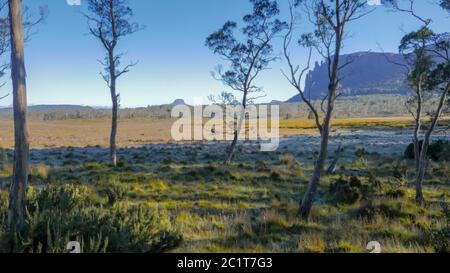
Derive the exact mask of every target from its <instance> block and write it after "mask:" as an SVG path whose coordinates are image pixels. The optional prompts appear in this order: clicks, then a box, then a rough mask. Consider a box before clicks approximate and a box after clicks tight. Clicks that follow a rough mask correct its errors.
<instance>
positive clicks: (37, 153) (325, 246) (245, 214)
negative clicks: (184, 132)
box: [0, 118, 450, 253]
mask: <svg viewBox="0 0 450 273" xmlns="http://www.w3.org/2000/svg"><path fill="white" fill-rule="evenodd" d="M409 122H410V120H409V119H407V118H396V119H393V118H391V119H380V118H373V119H351V120H348V119H345V120H337V121H336V122H335V125H336V127H335V128H336V132H334V135H333V139H332V142H331V147H330V160H331V159H332V158H333V150H335V149H337V147H338V146H339V145H342V146H341V147H342V148H343V151H342V152H341V159H340V161H339V163H338V168H337V170H336V172H335V173H334V174H332V175H327V176H325V177H324V179H323V182H322V184H321V187H320V190H319V193H318V200H317V205H316V206H315V207H314V209H313V212H312V217H311V220H310V221H308V222H306V221H302V220H300V219H299V218H298V217H297V216H296V215H297V206H298V202H299V198H300V197H301V193H302V192H304V189H305V187H306V185H307V181H308V177H309V174H310V172H311V171H312V168H313V162H314V160H315V156H316V149H317V145H318V139H317V137H316V136H315V135H314V130H312V129H311V128H310V123H311V121H307V120H286V121H282V122H281V128H282V134H284V135H285V136H286V137H285V138H283V139H282V141H281V145H280V148H279V149H278V151H276V152H271V153H267V152H260V151H259V149H258V146H256V145H252V144H251V143H242V145H241V146H240V148H239V153H238V154H237V157H236V160H235V161H234V163H233V164H232V165H231V166H228V167H227V166H224V165H222V164H221V163H222V160H223V157H224V151H225V149H226V145H227V144H226V143H220V142H210V143H190V144H182V143H173V142H171V141H170V139H168V138H167V137H168V136H167V135H168V134H170V126H169V125H170V124H171V122H170V120H148V119H143V120H142V119H141V120H126V121H122V122H121V124H120V127H121V131H120V132H121V133H120V135H119V143H120V145H121V149H120V150H119V159H120V162H119V164H118V167H116V168H113V167H110V166H108V165H107V164H105V163H103V162H107V158H108V150H107V148H106V141H107V131H108V126H109V123H108V121H107V120H92V121H81V120H75V121H74V120H69V121H55V122H38V121H32V122H31V124H30V127H31V136H32V148H33V149H32V151H31V162H32V165H31V174H30V178H31V179H30V181H31V186H30V191H29V195H30V198H31V199H32V198H33V196H35V195H36V193H37V192H40V191H42V190H43V189H45V188H46V187H48V185H53V186H56V185H72V186H74V187H76V188H79V189H82V191H81V190H80V191H81V192H83V193H84V194H85V195H86V198H87V199H89V200H91V202H93V203H95V204H97V205H98V206H100V207H102V208H104V209H106V210H111V211H115V210H116V208H117V207H121V206H122V205H124V206H125V205H126V206H130V205H131V206H133V205H140V206H145V207H146V208H150V209H154V210H156V211H158V212H160V213H161V214H163V215H167V217H166V218H167V219H166V218H164V219H166V220H164V221H165V222H164V223H165V225H167V226H170V230H171V231H173V232H174V233H176V234H180V235H181V237H182V240H180V241H178V240H175V239H174V240H170V242H172V243H170V244H168V243H166V241H164V244H165V246H166V247H164V248H163V247H161V248H151V249H148V248H142V247H139V248H137V247H133V248H130V249H125V250H126V251H158V250H164V251H172V252H318V253H321V252H366V251H367V250H366V249H365V248H366V245H367V243H368V242H370V241H374V240H376V241H379V242H380V243H381V245H382V251H383V252H443V251H449V238H450V236H449V231H450V229H449V219H450V215H449V211H448V198H449V196H450V168H449V164H448V162H446V161H431V162H430V166H429V172H428V174H427V179H426V184H425V192H424V193H425V197H426V199H427V200H428V202H427V203H426V205H425V206H417V205H416V204H415V203H414V186H413V181H414V177H413V173H414V172H413V171H414V170H413V168H412V166H413V162H412V161H411V160H408V159H405V158H404V156H403V153H404V150H405V148H406V146H407V145H408V143H409V139H410V136H409V134H410V130H409V129H408V128H405V127H407V125H408V124H409ZM0 123H1V126H2V131H1V133H0V134H1V142H0V143H1V146H2V147H3V148H2V149H0V196H3V199H5V198H6V195H7V190H8V185H9V180H10V176H11V172H12V167H11V159H12V157H13V151H12V150H11V149H10V146H11V143H10V142H11V139H9V137H10V136H9V135H10V134H11V131H12V130H11V127H8V126H11V125H10V123H9V121H1V122H0ZM381 125H384V126H381ZM380 126H381V127H380ZM444 127H445V126H444ZM4 128H6V130H4ZM444 129H446V128H441V130H440V132H439V133H438V135H437V137H436V138H437V139H442V138H445V139H448V133H446V132H445V131H442V130H444ZM299 132H300V133H303V134H302V135H298V134H299ZM169 136H170V135H169ZM98 144H100V145H98ZM97 145H98V146H97ZM78 195H79V193H78V191H77V196H78ZM0 203H1V202H0ZM0 207H1V206H0ZM133 223H134V224H133ZM130 225H135V226H139V225H137V224H136V223H135V222H130ZM0 233H1V232H0ZM44 234H45V233H44ZM133 234H134V233H133ZM139 234H141V233H139ZM152 234H153V233H152ZM98 236H99V237H100V238H101V237H102V236H105V234H100V235H98ZM50 237H51V236H50ZM175 237H176V236H175ZM175 237H174V238H175ZM133 238H134V237H133ZM42 240H44V239H42ZM116 240H117V238H116V239H114V238H109V248H108V247H107V246H105V244H106V242H104V241H102V240H100V241H101V242H103V243H98V244H93V245H96V247H92V246H91V247H89V248H88V250H90V251H99V252H101V251H118V250H121V249H118V250H117V248H115V247H114V246H115V245H117V242H116ZM173 241H176V243H174V242H173ZM158 242H159V241H158ZM53 244H55V242H53ZM61 244H63V242H62V243H61ZM160 244H161V243H160ZM160 244H159V245H160ZM167 244H168V245H170V247H167V246H168V245H167ZM157 245H158V244H157ZM63 247H64V246H60V247H59V249H63ZM57 249H58V248H56V250H57ZM122 250H123V249H122ZM37 251H38V250H37Z"/></svg>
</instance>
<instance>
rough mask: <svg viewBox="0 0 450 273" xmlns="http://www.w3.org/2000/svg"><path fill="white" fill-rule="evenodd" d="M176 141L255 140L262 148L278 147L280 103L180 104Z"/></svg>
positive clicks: (174, 133) (174, 132)
mask: <svg viewBox="0 0 450 273" xmlns="http://www.w3.org/2000/svg"><path fill="white" fill-rule="evenodd" d="M172 118H176V119H177V120H176V121H175V122H174V124H173V125H172V130H171V134H172V138H173V140H175V141H232V140H233V139H234V138H235V134H236V133H238V140H239V141H254V142H256V143H258V145H260V146H261V151H264V152H270V151H275V150H277V149H278V146H279V143H280V107H279V106H278V105H249V106H247V107H245V108H244V107H243V106H242V105H237V106H234V105H223V106H222V105H207V106H204V105H202V104H199V105H198V106H188V105H177V106H175V107H174V108H173V109H172Z"/></svg>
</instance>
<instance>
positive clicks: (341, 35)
mask: <svg viewBox="0 0 450 273" xmlns="http://www.w3.org/2000/svg"><path fill="white" fill-rule="evenodd" d="M367 3H368V2H367V0H333V1H332V0H296V1H295V4H294V7H300V8H301V9H302V11H303V12H304V13H305V16H304V17H305V18H307V19H309V20H308V21H309V22H310V23H311V24H312V26H313V28H314V31H313V33H305V34H303V35H301V37H300V39H299V44H300V45H301V46H305V47H306V48H308V49H309V58H308V64H307V65H306V66H305V68H304V69H301V68H300V67H301V66H300V65H296V64H295V63H294V60H293V58H292V57H291V53H290V47H291V44H292V41H293V40H294V16H293V8H292V7H291V23H290V27H289V30H288V32H287V34H286V36H285V39H284V56H285V58H286V60H287V63H288V66H289V73H284V75H285V76H286V78H287V80H288V81H289V83H290V84H291V85H292V86H293V87H294V88H295V89H296V90H297V91H298V92H299V94H300V96H301V98H302V100H303V101H304V102H305V103H306V104H307V106H308V107H309V109H310V113H311V115H312V116H313V119H314V120H315V124H316V127H317V129H318V131H319V133H320V136H321V143H320V151H319V155H318V158H317V160H316V162H315V167H314V170H313V173H312V175H311V177H310V180H309V184H308V187H307V189H306V192H305V194H304V196H303V199H302V201H301V203H300V208H299V214H300V216H301V217H302V218H304V219H308V218H309V215H310V211H311V208H312V206H313V203H314V199H315V195H316V192H317V189H318V187H319V183H320V180H321V176H322V175H323V172H324V168H325V162H326V159H327V154H328V143H329V138H330V131H331V125H332V118H333V112H334V107H335V101H336V99H337V97H338V95H339V94H338V91H339V86H340V82H341V79H342V77H343V75H342V69H343V68H345V67H346V66H347V65H349V64H350V63H351V62H352V61H353V60H351V59H348V60H342V56H341V54H342V53H341V52H342V48H343V45H344V40H345V39H346V38H347V37H348V34H349V30H348V28H349V26H350V25H351V24H352V23H353V22H354V21H356V20H358V19H360V18H362V17H364V16H365V15H367V14H368V13H370V12H371V11H372V10H373V9H367ZM312 50H315V51H316V52H317V53H318V54H319V55H320V56H321V57H322V58H323V59H324V60H325V63H326V67H327V72H328V79H327V80H328V82H329V84H328V90H327V92H326V95H325V96H324V97H323V100H322V103H321V104H320V106H317V105H316V104H314V102H313V101H311V100H310V99H309V98H308V97H307V96H306V95H305V92H304V90H303V87H302V81H303V78H304V76H305V74H306V73H307V71H308V70H309V61H310V60H311V54H312ZM322 116H323V117H322Z"/></svg>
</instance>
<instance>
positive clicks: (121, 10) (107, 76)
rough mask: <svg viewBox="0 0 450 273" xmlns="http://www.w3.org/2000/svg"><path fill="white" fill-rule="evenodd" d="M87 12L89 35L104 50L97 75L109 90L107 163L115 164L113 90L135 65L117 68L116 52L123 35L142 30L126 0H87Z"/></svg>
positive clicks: (117, 98)
mask: <svg viewBox="0 0 450 273" xmlns="http://www.w3.org/2000/svg"><path fill="white" fill-rule="evenodd" d="M88 10H89V12H88V13H87V14H85V16H86V18H87V23H88V27H89V31H90V34H91V35H92V36H94V37H95V38H97V39H98V40H99V41H100V42H101V44H102V46H103V48H104V49H105V51H106V56H105V58H104V60H103V61H100V63H101V64H102V65H103V67H104V69H105V72H104V73H103V72H102V73H101V75H102V77H103V79H104V80H105V82H106V84H107V85H108V87H109V91H110V94H111V101H112V122H111V135H110V162H111V165H113V166H116V165H117V145H116V136H117V122H118V112H119V107H120V105H119V103H120V94H119V92H118V91H117V79H118V78H119V77H120V76H122V75H123V74H125V73H128V72H129V71H130V69H131V68H132V67H133V66H135V65H136V64H137V63H130V64H128V65H126V66H124V67H122V68H121V59H122V57H123V56H124V54H123V53H118V52H117V46H118V44H119V42H120V41H121V40H122V39H123V38H124V37H126V36H128V35H131V34H133V33H135V32H137V31H139V30H141V29H142V26H141V25H139V24H138V23H133V22H131V21H130V20H131V18H132V16H133V11H132V9H131V7H130V6H129V4H128V1H127V0H88Z"/></svg>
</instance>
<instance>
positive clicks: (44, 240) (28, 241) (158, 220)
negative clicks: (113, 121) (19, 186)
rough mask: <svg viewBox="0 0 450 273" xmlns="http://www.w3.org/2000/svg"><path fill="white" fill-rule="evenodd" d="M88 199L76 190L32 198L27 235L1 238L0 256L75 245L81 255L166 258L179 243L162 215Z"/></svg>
mask: <svg viewBox="0 0 450 273" xmlns="http://www.w3.org/2000/svg"><path fill="white" fill-rule="evenodd" d="M91 194H92V193H91V192H90V190H89V189H88V188H87V187H83V186H74V185H63V186H48V187H46V188H45V189H43V190H42V191H41V192H39V193H31V194H30V196H29V206H28V217H27V226H26V229H25V230H24V231H23V232H22V233H20V234H15V235H11V234H9V236H4V237H3V238H2V240H1V242H0V246H1V247H2V248H0V252H3V251H11V250H12V251H13V252H33V253H36V252H42V253H62V252H67V250H66V244H67V242H69V241H73V240H75V241H79V242H81V243H82V247H83V251H84V252H164V251H167V250H169V249H172V248H173V247H175V246H177V245H178V244H179V243H180V242H181V236H180V235H179V234H178V233H177V232H176V231H175V230H174V229H173V228H172V227H171V223H170V218H169V216H168V215H167V213H166V212H164V211H159V210H155V209H152V208H150V207H148V206H145V205H131V204H130V203H116V204H114V205H113V206H111V207H104V206H102V205H101V204H96V203H95V202H93V201H91V198H90V196H91ZM1 209H2V212H1V214H0V215H3V214H4V213H5V212H4V210H5V208H4V206H1ZM0 219H1V220H2V222H1V227H2V229H3V230H6V228H5V227H6V225H7V223H6V221H5V220H4V219H3V218H0Z"/></svg>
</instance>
